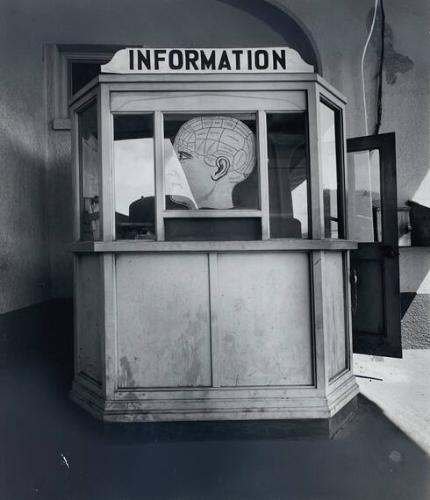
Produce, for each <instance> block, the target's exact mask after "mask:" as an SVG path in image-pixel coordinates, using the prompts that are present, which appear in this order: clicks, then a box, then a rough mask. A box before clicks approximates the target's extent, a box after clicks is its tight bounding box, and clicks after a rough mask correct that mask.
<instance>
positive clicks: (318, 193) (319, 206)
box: [308, 87, 324, 240]
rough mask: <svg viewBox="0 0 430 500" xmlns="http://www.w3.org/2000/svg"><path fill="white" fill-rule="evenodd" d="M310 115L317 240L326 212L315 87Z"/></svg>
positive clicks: (313, 224) (310, 96)
mask: <svg viewBox="0 0 430 500" xmlns="http://www.w3.org/2000/svg"><path fill="white" fill-rule="evenodd" d="M308 113H309V121H308V123H309V125H308V130H309V163H310V192H311V196H310V198H311V200H310V201H311V207H310V208H311V211H310V213H311V227H312V230H311V235H312V238H313V239H315V240H319V239H321V238H322V237H323V234H324V232H323V228H324V211H323V192H322V176H321V170H320V169H321V158H320V149H321V146H320V141H319V134H320V131H319V125H318V124H319V95H318V93H317V91H316V89H315V87H313V88H312V89H311V90H309V91H308Z"/></svg>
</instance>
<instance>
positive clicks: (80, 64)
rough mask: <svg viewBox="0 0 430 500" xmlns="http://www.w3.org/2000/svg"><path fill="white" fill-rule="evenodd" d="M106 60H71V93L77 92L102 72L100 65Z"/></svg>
mask: <svg viewBox="0 0 430 500" xmlns="http://www.w3.org/2000/svg"><path fill="white" fill-rule="evenodd" d="M105 62H106V61H76V62H70V63H69V64H70V66H69V68H70V70H69V72H70V77H69V93H70V95H73V94H76V92H78V90H80V89H81V88H82V87H84V86H85V85H86V84H87V83H89V82H90V81H91V80H92V79H93V78H95V77H96V76H97V75H99V74H100V65H101V64H104V63H105Z"/></svg>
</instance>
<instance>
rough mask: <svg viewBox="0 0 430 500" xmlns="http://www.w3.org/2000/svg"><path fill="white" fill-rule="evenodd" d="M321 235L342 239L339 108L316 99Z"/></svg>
mask: <svg viewBox="0 0 430 500" xmlns="http://www.w3.org/2000/svg"><path fill="white" fill-rule="evenodd" d="M319 115H320V134H321V162H322V165H321V168H322V189H323V210H324V237H325V238H333V239H337V238H343V237H344V227H343V226H344V224H343V191H344V190H343V188H342V184H343V176H342V147H341V144H342V140H341V139H342V131H341V130H342V129H341V111H340V110H338V109H336V108H335V107H334V106H333V107H332V106H331V105H329V103H326V102H325V101H321V102H320V113H319Z"/></svg>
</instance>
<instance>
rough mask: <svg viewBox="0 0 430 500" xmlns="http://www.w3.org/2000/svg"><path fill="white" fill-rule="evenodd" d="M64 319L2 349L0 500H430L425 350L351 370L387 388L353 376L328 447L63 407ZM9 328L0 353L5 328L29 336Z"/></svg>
mask: <svg viewBox="0 0 430 500" xmlns="http://www.w3.org/2000/svg"><path fill="white" fill-rule="evenodd" d="M65 317H67V316H65V315H64V314H63V313H61V314H59V320H58V321H57V322H53V321H52V320H51V319H50V320H49V324H46V325H45V326H41V327H40V334H41V335H40V336H39V337H34V340H32V341H27V342H24V341H23V340H20V341H19V342H18V343H17V344H16V345H15V347H14V348H13V349H12V350H10V351H9V354H8V355H7V356H6V355H5V354H4V353H5V349H1V350H0V394H1V396H2V408H1V411H0V450H1V453H0V499H1V500H21V499H23V500H26V499H49V500H50V499H52V500H63V499H65V500H69V499H70V500H86V499H91V500H98V499H103V500H134V499H139V500H141V499H184V500H185V499H187V500H188V499H190V500H191V499H198V500H202V499H222V500H228V499H232V500H240V499H259V500H261V499H263V500H266V499H267V500H270V499H288V500H290V499H291V500H313V499H323V500H355V499H356V500H372V499H375V500H384V499H387V500H388V499H389V500H397V499H399V500H400V499H405V500H406V499H409V500H426V499H430V456H429V455H428V454H426V453H425V451H424V448H425V446H423V443H424V441H425V436H426V435H427V433H428V430H426V429H425V428H424V424H425V422H428V420H426V419H428V412H427V413H425V412H424V411H423V409H425V400H426V399H427V401H428V398H427V396H426V395H428V387H427V388H425V387H424V386H425V385H426V383H428V378H427V380H423V378H422V377H423V376H425V374H426V373H428V370H427V368H428V367H427V368H426V369H424V365H425V359H427V356H428V353H423V354H420V353H418V352H414V353H411V354H409V352H406V353H405V358H404V360H403V361H387V360H384V361H378V360H377V359H365V358H363V357H361V356H360V357H357V358H356V361H357V367H356V370H357V372H358V373H360V374H363V375H366V376H373V377H375V378H382V379H384V380H383V382H381V381H376V380H372V381H371V382H370V381H369V380H365V379H360V384H361V387H362V390H363V393H364V395H363V396H360V397H359V401H358V403H359V404H358V409H357V411H356V412H355V414H354V416H353V418H352V419H351V420H350V421H349V422H348V423H347V424H346V425H345V426H344V427H343V428H341V429H340V430H339V431H338V432H337V434H336V435H335V436H334V437H332V438H328V437H326V436H324V435H319V434H318V433H314V434H310V435H308V434H307V433H306V424H303V425H302V427H301V430H300V428H296V430H295V431H294V432H291V431H288V429H289V425H288V423H284V422H279V423H278V424H277V425H276V426H270V425H268V424H267V423H266V422H259V423H256V424H254V425H252V426H250V425H248V424H246V423H245V424H242V423H236V424H229V423H188V424H187V423H182V424H167V423H164V424H140V425H130V424H128V425H119V424H110V425H109V424H103V423H101V422H99V421H97V420H95V419H93V418H92V417H91V416H90V415H88V414H87V413H85V412H84V411H83V410H81V409H80V408H78V407H77V406H76V405H74V404H73V403H72V402H71V401H70V400H69V399H68V390H69V388H70V383H71V377H72V356H71V336H70V331H71V330H70V324H67V322H65V319H64V318H65ZM50 318H51V316H50ZM24 319H25V318H24ZM16 321H17V319H16V318H15V319H13V321H12V320H10V321H9V320H8V322H6V323H7V324H6V323H3V324H1V321H0V343H2V346H3V347H4V346H5V345H6V340H7V339H6V337H5V336H4V335H3V332H4V331H6V330H5V328H6V329H10V328H11V325H12V326H13V332H12V333H13V335H12V336H11V337H10V338H14V339H24V338H25V337H26V336H28V335H29V334H30V333H31V338H33V337H32V335H33V333H34V328H35V324H36V322H35V320H34V318H33V319H31V318H30V319H25V321H24V320H22V319H20V316H18V323H19V324H18V326H17V325H16ZM61 325H62V326H61ZM2 327H3V329H2ZM66 333H67V335H66ZM5 339H6V340H5ZM41 339H44V340H43V341H41ZM58 339H63V341H62V342H60V343H59V340H58ZM64 339H65V340H66V341H64ZM9 340H10V339H9ZM29 346H30V348H29ZM24 347H26V348H24ZM417 359H421V361H420V364H419V363H418V362H417ZM418 365H419V366H420V367H421V368H419V370H418V372H417V371H416V369H417V368H418ZM378 370H379V371H378ZM423 370H424V371H423ZM426 370H427V371H426ZM420 377H421V378H420ZM417 380H419V381H420V385H419V386H418V384H417V383H416V381H417ZM418 387H423V388H425V389H426V391H427V392H424V393H423V394H424V396H422V403H419V402H417V397H418V396H417V394H418V395H419V394H420V393H419V392H418V393H413V391H418V390H419V389H418ZM384 388H386V389H384ZM420 390H422V389H420ZM390 394H391V396H390ZM402 395H403V396H404V399H402V398H401V396H402ZM372 400H373V401H374V402H372ZM375 402H376V403H375ZM399 409H401V410H402V411H399ZM411 415H412V417H413V418H411ZM419 419H421V420H419ZM408 422H409V423H411V422H413V423H414V424H413V426H410V425H409V426H408V425H406V424H407V423H408ZM419 422H422V425H421V424H420V423H419ZM423 436H424V437H423ZM417 443H419V444H417Z"/></svg>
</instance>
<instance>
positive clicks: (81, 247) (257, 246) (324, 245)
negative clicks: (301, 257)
mask: <svg viewBox="0 0 430 500" xmlns="http://www.w3.org/2000/svg"><path fill="white" fill-rule="evenodd" d="M357 246H358V245H357V242H355V241H346V240H301V239H295V238H285V239H272V240H267V241H163V242H154V241H142V240H122V241H113V242H103V241H82V242H77V243H74V244H73V245H72V246H71V248H72V250H73V251H74V252H77V253H87V252H138V253H139V252H258V251H287V252H288V251H297V250H303V251H307V250H327V251H339V250H354V249H356V248H357Z"/></svg>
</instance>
